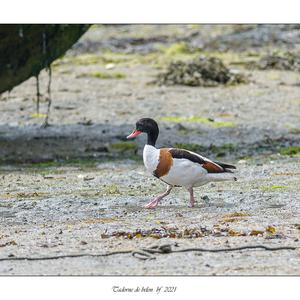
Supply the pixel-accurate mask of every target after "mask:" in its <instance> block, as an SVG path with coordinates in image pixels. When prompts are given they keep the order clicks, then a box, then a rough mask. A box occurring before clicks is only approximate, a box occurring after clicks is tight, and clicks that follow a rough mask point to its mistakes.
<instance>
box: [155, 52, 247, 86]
mask: <svg viewBox="0 0 300 300" xmlns="http://www.w3.org/2000/svg"><path fill="white" fill-rule="evenodd" d="M247 82H248V79H247V77H246V76H245V75H243V74H241V73H240V72H238V71H232V70H230V69H228V68H227V67H226V66H225V65H224V64H223V62H222V61H221V60H220V59H219V58H216V57H205V56H201V57H199V58H197V59H195V60H191V61H187V62H185V61H176V62H172V63H171V64H170V65H169V66H168V68H167V70H166V72H164V73H161V74H159V75H158V77H157V80H156V83H158V84H160V85H176V84H179V85H187V86H205V87H214V86H218V85H231V84H239V83H247Z"/></svg>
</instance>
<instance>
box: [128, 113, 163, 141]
mask: <svg viewBox="0 0 300 300" xmlns="http://www.w3.org/2000/svg"><path fill="white" fill-rule="evenodd" d="M141 133H147V135H148V142H147V144H149V145H152V146H155V143H156V140H157V137H158V134H159V129H158V125H157V123H156V122H155V121H154V120H153V119H150V118H142V119H140V120H138V121H137V122H136V125H135V129H134V130H133V131H132V133H131V134H129V135H128V136H127V139H133V138H135V137H137V136H138V135H140V134H141Z"/></svg>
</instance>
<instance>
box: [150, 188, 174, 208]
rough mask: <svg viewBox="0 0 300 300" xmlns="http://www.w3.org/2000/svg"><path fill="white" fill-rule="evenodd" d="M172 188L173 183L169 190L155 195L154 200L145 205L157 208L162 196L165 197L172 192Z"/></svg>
mask: <svg viewBox="0 0 300 300" xmlns="http://www.w3.org/2000/svg"><path fill="white" fill-rule="evenodd" d="M172 188H173V187H172V186H171V185H169V186H168V188H167V190H166V191H165V192H164V193H163V194H161V195H158V196H157V197H155V198H154V199H153V200H152V201H150V202H149V203H148V204H146V205H145V208H155V207H156V206H157V204H158V203H159V201H160V200H161V199H162V198H164V197H166V196H168V195H169V194H170V192H171V190H172Z"/></svg>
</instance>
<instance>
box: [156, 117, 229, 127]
mask: <svg viewBox="0 0 300 300" xmlns="http://www.w3.org/2000/svg"><path fill="white" fill-rule="evenodd" d="M161 120H162V121H166V122H173V123H181V122H187V123H202V124H207V125H210V126H212V127H215V128H220V127H234V126H235V124H234V123H233V122H229V121H215V120H213V119H209V118H205V117H201V116H191V117H180V116H171V117H168V116H165V117H162V118H161Z"/></svg>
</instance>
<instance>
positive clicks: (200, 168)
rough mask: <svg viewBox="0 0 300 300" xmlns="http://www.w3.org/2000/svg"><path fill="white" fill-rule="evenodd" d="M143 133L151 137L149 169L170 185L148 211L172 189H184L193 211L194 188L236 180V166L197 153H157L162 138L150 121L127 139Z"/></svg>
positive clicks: (139, 123) (140, 124)
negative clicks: (186, 191)
mask: <svg viewBox="0 0 300 300" xmlns="http://www.w3.org/2000/svg"><path fill="white" fill-rule="evenodd" d="M141 133H146V134H147V136H148V140H147V144H146V145H145V147H144V151H143V160H144V165H145V167H146V169H147V170H148V171H149V172H151V173H152V174H153V175H154V176H155V177H157V178H159V179H160V180H162V181H163V182H165V183H166V184H168V188H167V190H166V191H165V192H164V193H163V194H161V195H158V196H157V197H155V198H154V199H153V200H152V201H151V202H149V203H148V204H147V205H146V206H145V207H146V208H155V207H156V206H157V204H158V203H159V201H160V200H161V199H163V198H164V197H165V196H167V195H169V193H170V192H171V190H172V188H173V187H178V186H181V187H184V188H186V189H187V190H188V191H189V193H190V207H194V205H195V198H194V193H193V188H194V187H198V186H201V185H204V184H206V183H208V182H211V181H224V180H236V177H234V175H233V172H232V171H231V169H236V167H235V166H233V165H229V164H224V163H220V162H216V161H212V160H209V159H208V158H206V157H204V156H201V155H199V154H197V153H194V152H191V151H188V150H184V149H176V148H161V149H157V148H156V147H155V143H156V140H157V137H158V134H159V129H158V125H157V123H156V122H155V121H154V120H153V119H150V118H143V119H140V120H138V121H137V122H136V129H135V130H133V132H132V133H131V134H130V135H128V136H127V139H132V138H135V137H137V136H138V135H139V134H141Z"/></svg>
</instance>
